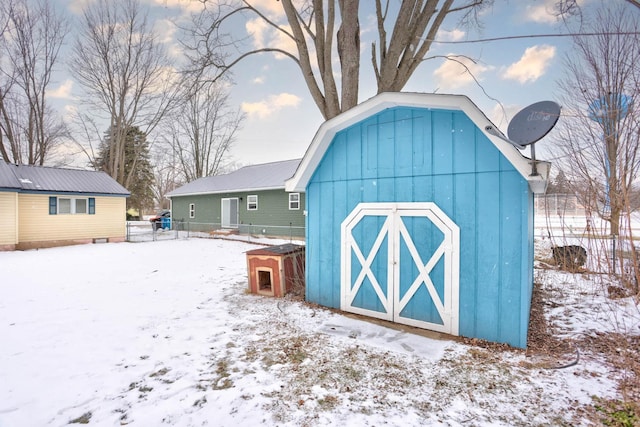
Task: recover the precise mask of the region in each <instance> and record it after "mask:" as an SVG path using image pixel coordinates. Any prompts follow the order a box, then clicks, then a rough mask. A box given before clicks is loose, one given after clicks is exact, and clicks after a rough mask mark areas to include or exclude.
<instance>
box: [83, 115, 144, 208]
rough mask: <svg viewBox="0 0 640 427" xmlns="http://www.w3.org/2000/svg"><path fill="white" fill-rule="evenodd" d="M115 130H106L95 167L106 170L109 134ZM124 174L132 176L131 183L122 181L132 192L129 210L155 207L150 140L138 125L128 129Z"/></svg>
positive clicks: (128, 201)
mask: <svg viewBox="0 0 640 427" xmlns="http://www.w3.org/2000/svg"><path fill="white" fill-rule="evenodd" d="M113 134H114V133H113V132H110V131H107V132H105V137H104V139H103V140H102V143H101V145H100V149H99V152H98V156H97V158H96V161H95V165H94V167H95V168H96V169H98V170H105V169H106V167H107V165H108V164H109V153H110V147H111V144H112V141H111V140H110V138H109V135H113ZM124 155H125V161H124V165H123V167H124V174H118V176H130V177H131V178H132V179H130V180H129V185H125V183H123V182H120V184H121V185H123V186H124V187H126V188H127V190H129V191H130V192H131V196H129V198H128V199H127V210H128V209H130V208H134V209H139V210H151V209H153V185H154V177H153V168H152V166H151V161H150V159H149V156H150V155H149V142H148V141H147V135H146V134H145V133H144V132H142V131H141V130H140V128H138V127H137V126H133V127H129V128H128V129H127V131H126V138H125V146H124Z"/></svg>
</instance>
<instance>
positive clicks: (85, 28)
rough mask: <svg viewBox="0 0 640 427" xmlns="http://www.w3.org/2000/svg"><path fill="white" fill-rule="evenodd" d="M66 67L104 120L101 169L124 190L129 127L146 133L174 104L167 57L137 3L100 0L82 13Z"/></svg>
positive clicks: (88, 103)
mask: <svg viewBox="0 0 640 427" xmlns="http://www.w3.org/2000/svg"><path fill="white" fill-rule="evenodd" d="M70 65H71V71H72V72H73V74H74V76H75V77H76V79H77V80H78V82H79V83H80V84H81V85H82V86H83V87H84V90H85V91H86V97H85V99H86V106H87V107H89V109H90V111H91V112H92V113H94V114H97V115H101V116H102V118H103V119H105V120H106V121H107V126H106V127H107V129H108V133H109V134H108V135H107V139H108V140H109V141H111V144H110V146H109V155H108V158H109V162H108V163H107V164H106V165H105V167H104V170H105V171H106V172H107V173H109V174H110V175H111V176H112V177H113V178H114V179H116V180H117V181H118V182H119V183H120V184H122V185H124V186H125V187H127V186H129V185H130V184H131V180H132V179H133V177H134V176H135V175H134V173H133V172H132V171H133V169H129V173H127V172H126V169H125V168H124V164H125V144H126V141H127V139H126V132H127V129H130V128H133V127H139V128H140V129H141V130H142V132H144V133H145V134H149V133H150V132H152V130H153V129H154V128H155V127H156V126H157V124H158V122H159V121H160V119H161V118H162V117H163V115H164V114H165V113H166V111H167V109H168V108H169V107H170V106H171V105H172V104H171V102H172V100H173V98H172V95H173V94H172V92H171V90H172V89H171V81H172V77H173V76H172V74H171V70H172V68H171V62H170V61H169V58H168V55H167V53H166V52H165V50H164V49H163V48H162V45H161V44H160V43H159V42H158V41H157V35H156V34H155V33H154V31H153V28H152V26H151V24H150V23H149V22H148V20H147V15H146V13H144V12H143V11H142V9H141V7H140V5H139V3H138V2H137V1H136V0H124V1H117V2H112V1H109V0H98V1H96V2H93V3H90V4H89V5H88V6H87V7H86V8H85V10H84V12H83V20H82V27H81V28H80V31H79V35H78V38H77V39H76V41H75V44H74V46H73V55H72V58H71V64H70ZM83 122H84V123H89V122H90V120H88V119H85V120H83ZM84 129H85V130H87V129H89V127H88V126H85V127H84ZM94 151H95V149H94Z"/></svg>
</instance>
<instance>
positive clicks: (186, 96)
mask: <svg viewBox="0 0 640 427" xmlns="http://www.w3.org/2000/svg"><path fill="white" fill-rule="evenodd" d="M184 86H185V87H184V93H183V95H182V103H181V104H180V108H178V109H177V111H179V114H175V115H173V116H172V117H171V120H167V124H166V125H167V130H168V132H167V135H168V136H169V138H171V140H170V145H171V146H172V151H174V152H175V156H176V161H177V163H178V164H179V166H180V171H181V174H182V177H183V179H184V181H186V182H191V181H193V180H195V179H198V178H202V177H204V176H212V175H217V174H218V173H220V170H221V168H222V167H223V166H224V164H225V161H226V160H228V155H229V150H230V148H231V146H232V144H233V142H234V140H235V135H236V132H237V131H238V130H239V128H240V124H241V122H242V119H243V117H244V116H243V115H242V114H241V113H240V112H239V111H233V110H232V109H231V108H230V106H229V95H228V93H227V92H226V91H225V90H224V88H223V86H222V85H221V84H218V83H211V82H206V83H202V82H188V81H187V83H185V85H184Z"/></svg>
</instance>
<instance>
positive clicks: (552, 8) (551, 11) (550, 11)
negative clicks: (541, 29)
mask: <svg viewBox="0 0 640 427" xmlns="http://www.w3.org/2000/svg"><path fill="white" fill-rule="evenodd" d="M576 3H577V4H578V6H582V5H583V4H584V0H576ZM557 6H558V0H544V1H542V2H541V3H536V4H533V5H528V6H527V7H526V8H525V9H524V15H525V20H526V21H530V22H536V23H538V24H555V23H556V22H558V21H559V19H560V17H559V16H558V15H557Z"/></svg>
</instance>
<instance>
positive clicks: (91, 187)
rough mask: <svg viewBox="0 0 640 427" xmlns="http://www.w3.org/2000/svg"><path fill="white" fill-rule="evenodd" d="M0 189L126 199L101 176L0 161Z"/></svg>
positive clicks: (112, 182) (122, 190) (123, 190)
mask: <svg viewBox="0 0 640 427" xmlns="http://www.w3.org/2000/svg"><path fill="white" fill-rule="evenodd" d="M0 188H11V189H17V191H29V192H31V191H46V192H54V193H90V194H110V195H121V196H128V195H129V194H130V193H129V191H127V189H126V188H124V187H123V186H122V185H120V184H118V182H117V181H116V180H115V179H113V178H111V177H110V176H109V175H107V174H106V173H104V172H96V171H87V170H79V169H63V168H52V167H45V166H31V165H12V164H8V163H5V162H1V161H0Z"/></svg>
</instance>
